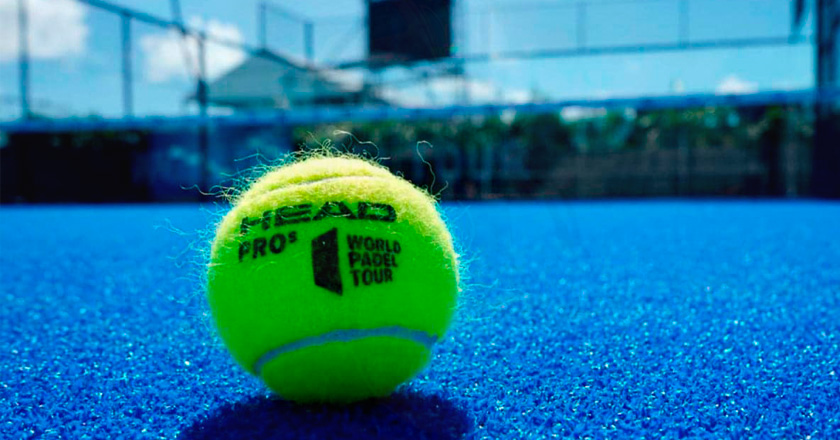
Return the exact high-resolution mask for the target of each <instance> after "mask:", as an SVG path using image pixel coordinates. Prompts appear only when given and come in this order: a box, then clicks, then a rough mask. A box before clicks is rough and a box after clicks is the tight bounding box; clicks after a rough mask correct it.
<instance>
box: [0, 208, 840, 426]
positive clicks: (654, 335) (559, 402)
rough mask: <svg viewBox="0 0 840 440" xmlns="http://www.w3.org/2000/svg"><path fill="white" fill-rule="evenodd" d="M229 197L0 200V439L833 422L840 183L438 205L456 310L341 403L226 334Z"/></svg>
mask: <svg viewBox="0 0 840 440" xmlns="http://www.w3.org/2000/svg"><path fill="white" fill-rule="evenodd" d="M223 210H224V207H223V206H213V205H204V206H198V205H133V206H116V207H115V206H50V207H45V206H20V207H18V206H4V207H2V208H0V286H1V287H2V296H0V299H2V308H0V329H2V339H0V438H10V439H17V438H27V439H28V438H38V439H42V438H43V439H50V438H73V439H75V438H97V439H98V438H149V439H169V438H178V439H228V438H230V439H287V438H288V439H298V438H303V439H321V438H341V439H361V438H386V439H456V438H468V439H472V438H488V439H507V438H512V439H520V438H522V439H530V438H534V439H537V438H647V439H657V438H795V439H806V438H810V439H818V438H822V439H831V438H840V204H837V203H833V202H822V201H749V200H740V201H731V200H730V201H716V200H710V201H690V202H687V201H667V200H666V201H622V202H615V201H609V202H606V201H605V202H539V203H537V202H506V203H501V202H500V203H475V204H445V205H444V206H443V210H444V212H445V214H446V216H447V218H448V221H449V223H450V225H451V227H452V229H453V232H454V234H455V236H456V238H457V241H458V243H459V246H460V248H461V250H462V254H463V255H464V258H465V260H467V261H469V267H468V271H467V273H466V274H467V275H468V277H467V278H466V279H465V291H464V294H463V296H462V297H461V299H460V310H459V311H458V315H457V319H456V321H455V322H454V324H453V326H452V327H451V328H450V331H449V332H448V333H447V335H446V337H445V338H444V339H443V341H442V343H440V344H438V346H437V347H436V348H435V351H434V355H433V359H432V362H431V364H430V365H429V367H428V368H427V369H426V370H424V371H423V372H422V373H421V374H420V375H419V376H418V377H417V378H415V379H414V380H412V381H410V382H409V383H408V384H407V385H405V386H403V387H402V388H400V389H399V390H398V392H397V393H396V394H394V395H393V396H391V397H389V398H385V399H381V400H375V401H368V402H363V403H360V404H354V405H350V406H343V407H331V406H318V405H315V406H312V405H310V406H298V405H294V404H290V403H286V402H283V401H281V400H279V399H277V398H276V397H273V396H272V395H271V394H270V393H269V392H268V391H267V390H266V389H265V388H264V386H263V385H262V384H261V383H260V382H259V381H258V380H256V379H254V378H252V377H250V376H249V375H248V374H247V373H246V372H244V371H243V370H242V369H241V368H240V367H238V366H237V365H236V364H234V362H233V360H232V359H231V358H230V356H229V355H228V353H227V352H226V350H225V348H224V347H223V345H222V343H221V342H220V340H219V338H218V336H217V334H216V331H215V329H214V328H213V324H212V322H211V318H210V316H209V314H208V306H207V304H206V301H205V297H204V292H203V284H202V280H201V273H202V265H203V264H204V260H203V258H204V257H203V255H204V253H205V252H206V250H207V246H208V243H209V240H210V236H209V235H208V233H209V232H210V228H211V227H212V224H213V223H214V222H215V221H216V219H217V216H218V215H219V214H220V213H222V212H223Z"/></svg>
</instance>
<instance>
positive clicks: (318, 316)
mask: <svg viewBox="0 0 840 440" xmlns="http://www.w3.org/2000/svg"><path fill="white" fill-rule="evenodd" d="M458 283H459V277H458V260H457V255H456V253H455V250H454V248H453V244H452V237H451V235H450V233H449V231H448V230H447V228H446V225H445V224H444V222H443V220H442V219H441V216H440V214H439V213H438V211H437V209H436V203H435V200H434V199H433V198H432V197H430V196H429V195H428V194H427V193H425V192H424V191H421V190H420V189H418V188H416V187H414V186H413V185H412V184H411V183H409V182H407V181H406V180H404V179H402V178H399V177H397V176H394V175H393V174H391V173H390V172H389V171H388V170H387V169H385V168H384V167H381V166H379V165H377V164H373V163H370V162H367V161H365V160H361V159H358V158H353V157H346V156H339V157H324V156H320V157H310V158H308V159H304V160H301V161H298V162H296V163H293V164H290V165H286V166H282V167H280V168H277V169H275V170H273V171H271V172H269V173H267V174H265V175H264V176H263V177H262V178H260V179H258V180H257V181H255V182H254V183H253V184H252V185H251V187H250V188H248V190H247V191H245V192H244V193H243V194H242V195H241V196H240V197H239V198H238V199H237V200H236V202H235V204H234V206H233V208H232V210H231V211H230V212H229V213H228V214H227V215H226V216H225V217H224V219H223V220H222V221H221V223H220V224H219V226H218V229H217V231H216V238H215V240H214V242H213V245H212V249H211V261H210V265H209V269H208V299H209V303H210V308H211V311H212V314H213V317H214V320H215V323H216V326H217V327H218V330H219V333H220V335H221V338H222V339H223V340H224V342H225V344H226V345H227V347H228V349H229V351H230V352H231V354H232V355H233V357H234V359H235V360H236V361H237V362H238V363H239V364H241V365H242V366H243V367H244V368H245V369H246V370H248V371H249V372H250V373H252V374H254V375H256V376H258V377H260V378H262V380H263V381H264V382H265V383H266V384H267V385H268V387H269V388H271V389H272V390H273V391H274V392H276V393H277V394H278V395H280V396H281V397H283V398H285V399H288V400H293V401H298V402H335V403H341V402H352V401H356V400H361V399H365V398H370V397H380V396H386V395H389V394H390V393H391V392H393V390H394V389H395V388H396V387H397V386H398V385H400V384H401V383H403V382H405V381H406V380H408V379H410V378H411V377H413V376H414V375H416V374H417V373H418V372H419V371H420V370H421V369H422V368H423V367H424V366H425V365H426V363H427V362H428V360H429V356H430V351H431V349H432V347H433V345H434V343H435V342H436V341H438V340H440V338H441V337H442V335H443V334H444V332H445V331H446V329H447V327H448V325H449V322H450V320H451V318H452V315H453V312H454V310H455V307H456V299H457V294H458Z"/></svg>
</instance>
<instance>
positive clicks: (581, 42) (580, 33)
mask: <svg viewBox="0 0 840 440" xmlns="http://www.w3.org/2000/svg"><path fill="white" fill-rule="evenodd" d="M576 27H577V46H578V49H583V48H584V46H586V2H578V4H577V26H576Z"/></svg>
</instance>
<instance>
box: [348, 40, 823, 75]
mask: <svg viewBox="0 0 840 440" xmlns="http://www.w3.org/2000/svg"><path fill="white" fill-rule="evenodd" d="M810 42H811V38H810V37H808V36H797V35H785V36H778V37H755V38H733V39H722V40H706V41H688V42H686V41H678V42H674V43H647V44H635V45H615V46H583V47H569V48H557V49H542V50H511V51H499V52H486V53H474V54H469V53H468V54H463V55H459V56H454V57H450V58H445V59H443V60H441V61H453V62H467V63H488V62H493V61H509V60H522V59H545V58H571V57H583V56H597V55H620V54H631V53H655V52H674V51H683V50H710V49H736V48H748V47H762V46H793V45H797V44H805V43H810ZM424 62H429V61H423V60H418V61H411V62H406V63H401V64H400V66H402V67H405V66H408V65H410V64H419V63H424ZM380 64H381V63H380ZM368 65H373V66H376V65H378V64H377V62H376V61H370V60H357V61H349V62H343V63H340V64H336V65H334V66H332V68H333V69H354V68H360V67H367V66H368Z"/></svg>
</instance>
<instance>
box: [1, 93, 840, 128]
mask: <svg viewBox="0 0 840 440" xmlns="http://www.w3.org/2000/svg"><path fill="white" fill-rule="evenodd" d="M820 102H835V103H837V102H840V88H831V89H822V90H817V89H803V90H792V91H767V92H758V93H750V94H737V95H720V94H713V93H699V94H690V95H669V96H643V97H625V98H608V99H595V100H593V99H571V100H557V101H552V102H544V103H526V104H487V105H466V106H445V107H422V108H406V107H388V106H382V107H332V108H317V109H309V110H276V111H263V112H253V113H236V114H233V115H228V116H208V117H206V118H202V117H200V116H182V117H162V116H146V117H134V118H115V119H83V118H65V119H43V120H22V119H21V120H15V121H6V122H0V132H7V133H37V132H73V131H109V130H114V131H117V130H139V131H165V130H170V129H185V128H197V127H198V126H199V125H201V124H204V123H207V124H209V125H210V126H211V127H282V126H299V125H315V124H323V123H333V122H366V121H381V120H422V119H447V118H452V117H463V116H473V115H494V114H500V113H501V112H504V111H515V112H517V113H550V112H556V111H559V110H561V109H563V108H567V107H582V108H604V109H621V108H633V109H636V110H642V111H645V110H663V109H683V108H701V107H747V106H761V105H809V104H814V103H820Z"/></svg>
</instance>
